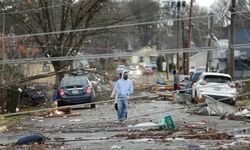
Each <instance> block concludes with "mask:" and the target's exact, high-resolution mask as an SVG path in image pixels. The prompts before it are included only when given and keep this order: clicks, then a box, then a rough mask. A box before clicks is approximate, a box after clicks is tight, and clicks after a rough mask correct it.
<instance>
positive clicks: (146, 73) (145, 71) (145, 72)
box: [142, 66, 154, 75]
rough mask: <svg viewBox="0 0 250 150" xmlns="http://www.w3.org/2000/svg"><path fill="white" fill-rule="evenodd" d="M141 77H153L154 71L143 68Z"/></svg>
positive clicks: (149, 68) (146, 67)
mask: <svg viewBox="0 0 250 150" xmlns="http://www.w3.org/2000/svg"><path fill="white" fill-rule="evenodd" d="M142 74H143V75H153V74H154V71H153V69H152V68H151V67H150V66H145V67H144V69H143V72H142Z"/></svg>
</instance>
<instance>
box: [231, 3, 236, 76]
mask: <svg viewBox="0 0 250 150" xmlns="http://www.w3.org/2000/svg"><path fill="white" fill-rule="evenodd" d="M230 11H231V25H230V41H229V74H230V75H231V77H232V80H234V47H233V45H234V32H235V15H236V14H235V12H236V0H232V1H231V8H230Z"/></svg>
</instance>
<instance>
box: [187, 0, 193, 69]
mask: <svg viewBox="0 0 250 150" xmlns="http://www.w3.org/2000/svg"><path fill="white" fill-rule="evenodd" d="M193 2H194V0H191V1H190V10H189V25H188V26H189V30H188V48H191V47H192V16H193ZM189 57H190V54H189V52H187V63H186V66H185V68H186V74H188V73H189V63H190V62H189Z"/></svg>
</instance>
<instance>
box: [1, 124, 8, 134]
mask: <svg viewBox="0 0 250 150" xmlns="http://www.w3.org/2000/svg"><path fill="white" fill-rule="evenodd" d="M5 131H8V128H7V126H2V127H0V133H3V132H5Z"/></svg>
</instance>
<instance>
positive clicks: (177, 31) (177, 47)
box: [175, 1, 181, 71]
mask: <svg viewBox="0 0 250 150" xmlns="http://www.w3.org/2000/svg"><path fill="white" fill-rule="evenodd" d="M180 7H181V2H180V1H178V2H177V20H176V21H177V22H176V34H177V35H176V49H177V50H179V48H180V47H179V40H180V32H179V30H180V20H179V19H180ZM175 69H176V70H178V71H179V53H176V68H175Z"/></svg>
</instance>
